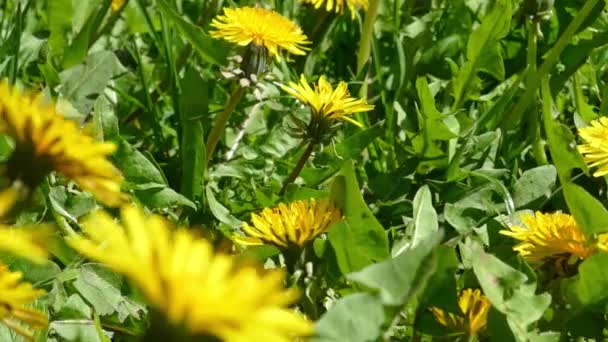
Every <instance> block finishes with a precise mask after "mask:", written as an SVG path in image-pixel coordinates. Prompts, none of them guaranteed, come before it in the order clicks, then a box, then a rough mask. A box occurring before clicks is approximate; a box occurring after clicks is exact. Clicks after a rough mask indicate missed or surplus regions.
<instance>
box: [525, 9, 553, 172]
mask: <svg viewBox="0 0 608 342" xmlns="http://www.w3.org/2000/svg"><path fill="white" fill-rule="evenodd" d="M527 28H528V53H527V60H528V75H530V76H529V78H532V76H531V75H534V74H536V51H537V43H538V35H537V32H538V29H537V28H538V22H536V21H529V22H528V23H527ZM540 115H541V114H540V113H538V112H537V110H534V111H532V113H531V115H530V136H531V137H532V139H533V140H532V155H533V156H534V159H535V160H536V162H537V163H538V164H539V165H547V164H549V161H548V160H547V154H546V152H545V146H544V142H543V140H542V137H541V129H540Z"/></svg>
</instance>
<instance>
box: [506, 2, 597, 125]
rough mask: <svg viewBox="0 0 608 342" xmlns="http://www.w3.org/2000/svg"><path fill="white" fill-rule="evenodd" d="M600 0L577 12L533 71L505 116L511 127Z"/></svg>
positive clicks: (517, 121) (528, 104) (586, 3)
mask: <svg viewBox="0 0 608 342" xmlns="http://www.w3.org/2000/svg"><path fill="white" fill-rule="evenodd" d="M598 1H599V0H588V1H586V2H585V4H584V5H583V7H582V8H581V10H580V11H579V12H578V13H577V14H576V16H575V17H574V19H573V20H572V22H570V25H568V27H567V28H566V30H565V31H564V33H563V34H562V35H561V36H560V37H559V39H558V40H557V42H556V43H555V45H554V46H553V47H552V48H551V50H549V52H548V53H547V57H546V58H545V61H544V62H543V64H542V65H541V66H540V68H539V69H538V71H537V72H536V73H533V74H532V75H531V76H530V78H529V79H528V80H527V81H526V83H527V84H526V92H525V93H524V95H523V96H522V98H521V99H520V100H519V101H518V102H517V104H516V105H515V108H514V109H513V111H511V112H510V113H509V115H507V116H506V118H505V121H504V122H505V123H506V124H507V126H508V127H509V128H511V127H513V126H515V125H517V124H518V123H519V121H520V119H521V117H522V115H523V114H524V112H525V111H526V109H528V107H529V106H530V103H531V102H532V101H533V100H534V97H535V96H536V92H537V90H538V87H539V86H540V83H541V80H542V78H543V77H544V76H545V75H547V74H548V73H549V72H550V71H551V69H553V67H554V66H555V64H556V63H557V62H558V61H559V56H560V55H561V53H562V52H563V51H564V49H565V48H566V46H568V44H569V43H570V41H571V40H572V37H574V35H575V34H576V32H577V31H578V29H579V28H580V27H581V25H582V24H583V23H584V22H585V20H586V19H587V17H589V15H590V14H591V11H592V10H593V8H594V7H595V5H597V3H598Z"/></svg>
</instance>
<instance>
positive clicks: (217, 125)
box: [205, 86, 245, 160]
mask: <svg viewBox="0 0 608 342" xmlns="http://www.w3.org/2000/svg"><path fill="white" fill-rule="evenodd" d="M244 93H245V88H243V87H241V86H237V88H236V89H235V90H234V91H233V92H232V94H231V95H230V97H229V98H228V101H227V102H226V105H225V106H224V110H223V111H222V112H221V113H220V115H219V116H218V117H217V118H215V122H214V123H213V127H212V128H211V132H209V136H208V137H207V143H206V144H205V149H206V158H207V160H209V158H211V156H213V152H214V151H215V147H216V146H217V143H218V142H219V140H220V136H221V135H222V133H224V128H226V123H227V122H228V119H229V118H230V114H232V112H233V111H234V109H235V108H236V105H237V104H238V103H239V101H240V100H241V97H243V94H244Z"/></svg>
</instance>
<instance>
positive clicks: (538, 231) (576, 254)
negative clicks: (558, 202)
mask: <svg viewBox="0 0 608 342" xmlns="http://www.w3.org/2000/svg"><path fill="white" fill-rule="evenodd" d="M520 218H521V221H522V222H523V223H524V225H525V227H521V226H517V225H513V226H510V227H509V230H501V231H500V233H501V234H503V235H507V236H510V237H512V238H514V239H517V240H519V241H521V242H520V243H519V244H517V245H515V246H514V247H513V250H515V251H517V252H518V253H519V254H520V255H521V256H523V257H524V258H526V259H527V260H529V261H530V262H533V263H542V262H546V261H550V260H555V259H559V258H567V259H568V262H569V263H570V264H572V263H575V262H576V261H578V260H582V259H585V258H587V257H589V256H591V255H592V254H593V253H595V252H597V250H598V248H599V249H607V248H608V247H607V246H608V245H604V244H603V243H602V241H603V240H606V238H607V237H608V236H605V235H606V234H603V235H601V236H600V238H598V240H590V239H588V238H587V237H586V236H585V234H584V233H583V231H582V230H581V229H580V227H579V226H578V224H577V223H576V221H575V220H574V218H573V217H572V216H570V215H568V214H564V213H560V212H556V213H549V214H543V213H541V212H536V214H535V215H531V214H526V215H522V216H521V217H520Z"/></svg>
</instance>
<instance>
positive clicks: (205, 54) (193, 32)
mask: <svg viewBox="0 0 608 342" xmlns="http://www.w3.org/2000/svg"><path fill="white" fill-rule="evenodd" d="M156 3H157V5H158V8H159V9H160V10H161V11H162V12H163V13H164V14H165V15H166V16H167V19H169V21H171V22H172V23H173V24H174V25H175V26H176V27H177V29H178V30H179V31H180V32H181V33H182V35H183V36H184V38H185V39H186V40H188V42H189V43H190V44H192V46H193V47H194V49H195V50H196V51H197V52H198V53H199V54H200V55H201V57H202V58H203V59H204V60H205V61H206V62H207V63H210V64H222V62H223V61H224V60H225V58H226V55H227V51H228V50H227V49H222V48H219V45H220V44H221V42H220V41H218V40H214V39H212V38H211V37H209V36H208V35H207V33H205V31H203V30H202V29H201V28H199V27H197V26H195V25H193V24H191V23H189V22H187V21H186V20H184V19H183V18H182V16H181V15H179V13H177V12H175V11H174V10H173V9H172V8H171V7H170V6H169V5H168V4H167V3H166V2H165V0H158V1H157V2H156Z"/></svg>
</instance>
